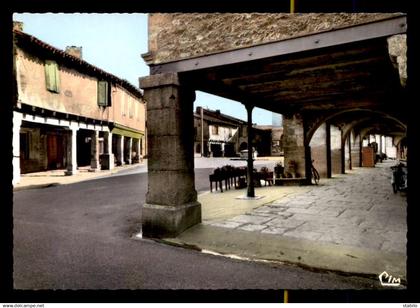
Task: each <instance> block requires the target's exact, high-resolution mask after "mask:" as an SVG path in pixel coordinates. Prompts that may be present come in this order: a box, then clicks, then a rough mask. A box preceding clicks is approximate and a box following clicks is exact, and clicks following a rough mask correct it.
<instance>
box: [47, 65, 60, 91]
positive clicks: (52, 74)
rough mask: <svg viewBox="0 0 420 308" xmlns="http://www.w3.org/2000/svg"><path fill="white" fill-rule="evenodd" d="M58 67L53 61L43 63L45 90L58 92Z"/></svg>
mask: <svg viewBox="0 0 420 308" xmlns="http://www.w3.org/2000/svg"><path fill="white" fill-rule="evenodd" d="M59 77H60V76H59V72H58V65H57V63H56V62H55V61H51V60H46V61H45V84H46V86H47V89H48V90H49V91H52V92H56V93H59V92H60V78H59Z"/></svg>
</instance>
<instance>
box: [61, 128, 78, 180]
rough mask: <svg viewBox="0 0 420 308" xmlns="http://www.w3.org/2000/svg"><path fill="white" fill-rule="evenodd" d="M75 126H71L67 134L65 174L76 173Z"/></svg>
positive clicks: (76, 129)
mask: <svg viewBox="0 0 420 308" xmlns="http://www.w3.org/2000/svg"><path fill="white" fill-rule="evenodd" d="M78 130H79V129H78V128H77V127H74V126H71V127H70V130H69V133H68V135H67V170H66V171H65V173H64V174H65V175H73V174H76V173H77V131H78Z"/></svg>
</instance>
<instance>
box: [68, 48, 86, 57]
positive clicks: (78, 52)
mask: <svg viewBox="0 0 420 308" xmlns="http://www.w3.org/2000/svg"><path fill="white" fill-rule="evenodd" d="M66 53H68V54H69V55H72V56H74V57H76V58H79V59H82V47H77V46H67V47H66Z"/></svg>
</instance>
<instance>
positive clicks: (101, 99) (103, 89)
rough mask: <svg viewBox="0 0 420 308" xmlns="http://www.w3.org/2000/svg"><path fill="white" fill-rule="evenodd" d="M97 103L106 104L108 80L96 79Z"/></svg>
mask: <svg viewBox="0 0 420 308" xmlns="http://www.w3.org/2000/svg"><path fill="white" fill-rule="evenodd" d="M98 105H99V106H104V107H105V106H108V82H107V81H98Z"/></svg>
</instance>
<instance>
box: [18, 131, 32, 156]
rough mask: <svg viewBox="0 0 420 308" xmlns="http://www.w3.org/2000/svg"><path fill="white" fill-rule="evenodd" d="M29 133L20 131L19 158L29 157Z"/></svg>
mask: <svg viewBox="0 0 420 308" xmlns="http://www.w3.org/2000/svg"><path fill="white" fill-rule="evenodd" d="M29 142H30V140H29V133H28V132H21V133H20V158H21V159H29V148H30V144H29Z"/></svg>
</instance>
